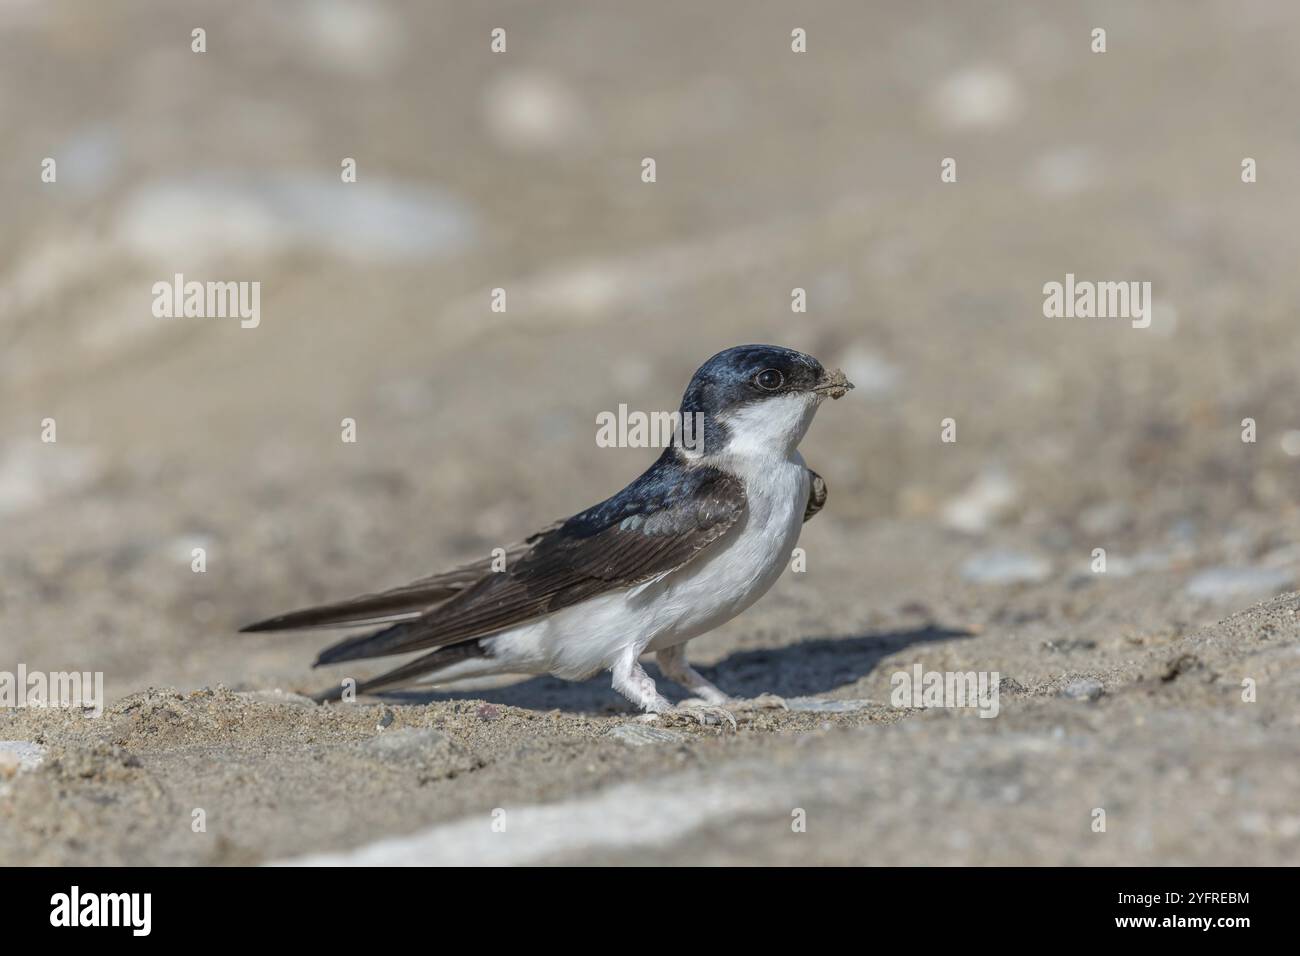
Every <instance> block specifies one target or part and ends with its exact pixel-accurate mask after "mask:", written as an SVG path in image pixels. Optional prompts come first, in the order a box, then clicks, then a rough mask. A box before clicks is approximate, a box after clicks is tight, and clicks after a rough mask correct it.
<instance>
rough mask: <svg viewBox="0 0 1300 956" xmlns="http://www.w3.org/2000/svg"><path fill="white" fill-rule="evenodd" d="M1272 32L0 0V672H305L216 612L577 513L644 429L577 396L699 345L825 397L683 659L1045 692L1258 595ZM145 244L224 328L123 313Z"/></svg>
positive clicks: (1283, 485) (1215, 10) (469, 550)
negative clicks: (793, 480)
mask: <svg viewBox="0 0 1300 956" xmlns="http://www.w3.org/2000/svg"><path fill="white" fill-rule="evenodd" d="M498 27H499V28H502V29H504V30H505V31H506V52H504V53H501V54H494V53H493V52H492V51H491V49H490V34H491V31H492V30H493V29H494V28H498ZM1096 27H1102V28H1104V29H1105V30H1106V31H1107V52H1106V53H1104V54H1098V53H1094V52H1092V50H1091V43H1092V39H1091V31H1092V30H1093V29H1094V28H1096ZM195 28H203V29H204V30H205V31H206V38H205V39H206V52H205V53H202V54H198V53H194V52H192V51H191V43H192V35H191V31H192V30H193V29H195ZM794 28H802V29H804V30H806V34H807V52H806V53H802V54H797V53H794V52H792V51H791V30H792V29H794ZM1297 48H1300V8H1297V7H1296V5H1295V4H1293V3H1289V2H1283V0H1278V2H1246V3H1233V4H1229V3H1212V2H1187V0H1179V2H1164V3H1161V2H1150V3H1141V4H1133V3H1127V2H1115V3H1086V2H1085V3H1076V4H1068V5H1066V4H1061V5H1047V4H1001V3H980V4H958V3H863V2H821V3H817V4H812V5H799V6H798V7H795V6H793V5H790V4H781V3H753V2H745V3H736V2H725V3H723V2H715V3H709V4H707V5H701V4H697V3H685V2H673V0H665V2H658V3H654V4H641V3H630V2H629V3H622V2H618V3H572V2H548V3H545V4H539V3H525V2H517V3H509V2H493V3H484V4H472V5H471V4H464V3H450V2H436V3H429V2H365V3H362V2H352V0H286V2H279V3H274V4H271V3H256V2H226V3H221V4H213V3H187V2H167V3H160V2H113V3H103V2H95V0H85V2H57V0H49V2H41V0H4V2H3V3H0V129H3V131H4V149H3V162H2V163H0V210H2V212H0V222H2V223H3V226H2V228H0V435H2V436H3V437H2V438H0V529H3V530H2V533H0V614H2V620H3V626H2V627H0V642H3V652H4V653H3V658H4V659H5V660H6V661H8V660H18V661H24V662H25V663H26V664H27V666H28V667H29V668H31V669H41V668H43V669H46V670H60V669H70V668H76V669H83V670H103V671H105V672H106V683H107V689H108V696H109V697H110V698H117V697H120V696H122V695H123V694H127V693H130V692H132V691H134V690H137V689H139V688H141V687H144V686H146V685H149V684H171V685H175V686H179V687H183V688H184V687H195V686H201V685H208V684H215V683H217V682H219V681H221V682H227V683H229V684H231V685H232V686H256V687H262V686H270V685H276V686H279V685H283V686H285V687H291V688H294V689H298V690H313V689H316V687H317V686H318V685H319V684H320V683H321V682H322V680H324V678H323V677H322V675H320V674H315V675H312V674H311V673H310V672H309V670H308V668H307V664H308V663H309V662H310V659H311V657H312V655H313V654H314V652H315V650H316V649H317V648H318V647H319V645H320V643H321V636H320V635H312V634H307V635H290V636H287V637H283V636H271V637H269V638H268V637H267V636H264V635H256V636H239V637H236V636H235V635H233V634H232V632H233V631H234V630H235V628H237V627H238V626H239V625H241V624H243V623H247V622H248V621H250V620H252V619H255V618H259V617H262V616H265V615H267V614H271V613H274V612H278V611H283V610H286V609H288V608H291V607H296V606H302V605H307V604H311V603H314V602H317V601H320V600H325V599H334V598H341V597H345V596H348V595H351V594H354V593H358V592H362V591H367V590H373V589H377V588H382V587H386V586H391V585H396V584H399V583H402V582H404V581H406V580H409V579H410V578H412V577H415V576H418V575H422V574H425V573H428V572H431V571H433V570H436V569H438V568H440V567H442V566H444V565H445V564H447V563H448V562H451V561H456V560H462V559H466V558H472V557H478V556H481V555H484V554H486V553H488V551H489V550H490V549H491V548H493V547H497V546H503V545H505V544H508V543H510V542H512V541H514V540H516V539H518V538H519V537H520V536H522V535H523V534H526V533H528V532H530V531H532V530H534V529H535V528H537V527H540V526H541V525H542V524H544V523H546V522H549V521H550V520H552V519H554V518H556V517H560V516H564V515H568V514H571V513H573V512H574V511H576V510H579V509H580V508H582V507H584V506H587V505H589V504H592V503H594V502H595V501H597V500H599V499H601V498H603V497H605V496H606V495H608V494H610V493H612V492H613V491H615V490H617V489H618V488H619V487H621V486H622V485H623V484H624V483H625V482H626V481H628V480H629V479H631V478H632V477H634V476H635V475H636V474H638V473H639V472H640V471H641V470H642V469H643V468H644V467H646V466H647V465H648V464H649V463H650V462H651V461H652V460H653V458H654V457H655V455H656V452H654V451H649V450H638V449H617V450H615V449H605V448H599V447H597V445H596V443H595V421H596V415H597V414H598V413H599V412H601V411H604V410H615V409H617V408H618V406H619V404H620V403H626V404H627V405H628V406H629V407H630V408H632V409H642V410H662V409H673V408H675V407H676V405H677V402H678V399H679V397H680V394H681V391H682V389H683V388H684V387H685V384H686V382H687V380H688V379H689V376H690V374H691V372H692V371H693V370H694V369H695V368H696V367H697V366H698V365H699V364H700V363H701V362H702V361H703V360H704V359H705V358H707V357H708V356H709V355H711V354H713V353H714V352H716V351H718V350H719V349H722V348H725V347H728V346H731V345H736V344H740V343H746V342H772V343H778V344H783V345H788V346H792V347H795V348H799V349H802V350H806V351H809V352H811V353H813V354H814V355H816V356H818V357H819V358H821V359H822V361H824V362H825V363H827V364H828V365H842V366H843V367H844V368H845V370H846V371H847V373H848V375H849V377H850V378H851V379H852V380H853V381H854V382H856V384H857V386H858V388H857V390H856V391H855V392H853V393H852V395H851V396H850V397H849V398H848V399H846V400H844V401H841V402H836V403H834V404H828V405H827V406H826V407H825V408H823V410H822V412H821V414H820V416H819V418H818V421H817V422H816V423H815V425H814V428H813V430H812V432H811V434H810V435H809V437H808V439H807V440H806V441H805V443H804V446H803V450H804V454H805V457H806V458H807V460H808V462H809V464H810V465H811V466H812V467H813V468H815V469H816V470H818V471H819V472H820V473H821V474H823V475H824V476H825V477H826V479H827V481H828V483H829V486H830V502H829V505H828V507H827V509H826V511H824V512H823V514H822V515H821V516H820V517H819V518H818V519H817V520H816V521H815V522H814V523H812V524H810V525H809V526H808V529H807V531H806V534H805V536H804V539H803V542H802V544H803V546H804V547H805V548H806V549H807V551H808V572H807V573H806V574H804V575H787V576H786V578H785V579H784V580H783V581H782V582H781V583H780V584H779V585H778V588H777V590H776V591H775V592H774V594H773V595H772V596H769V598H768V599H767V600H766V601H765V602H764V604H762V605H760V608H763V609H766V610H765V611H764V612H762V613H758V614H757V616H754V615H753V614H751V616H749V617H742V618H741V619H740V620H739V621H736V622H733V623H732V624H730V625H728V627H727V628H725V629H724V631H723V633H722V634H721V635H720V636H718V637H714V638H709V639H706V641H705V642H702V644H701V651H700V653H699V654H697V656H700V657H702V658H703V659H704V660H706V662H707V661H709V660H710V659H712V660H717V659H719V658H721V657H723V656H724V654H723V651H724V650H734V649H736V648H742V647H754V648H761V647H770V646H776V645H781V644H784V643H788V642H790V641H792V640H799V639H802V638H804V637H807V636H809V635H827V634H861V633H863V632H864V631H872V630H875V631H885V630H889V629H891V628H895V629H896V628H902V627H905V626H913V627H915V626H918V625H919V624H923V623H925V622H928V621H938V622H942V623H944V624H960V625H962V626H971V627H975V628H978V629H983V630H984V631H985V634H986V635H987V639H986V640H985V641H984V642H982V643H981V642H971V641H963V642H959V643H960V644H961V646H962V648H963V650H961V651H960V652H954V653H960V654H962V655H965V656H964V657H963V660H964V661H966V662H967V663H972V664H978V665H979V666H981V667H989V668H994V667H998V666H1001V667H1002V668H1003V670H1004V671H1010V670H1013V669H1015V671H1016V673H1017V674H1018V675H1020V676H1022V677H1023V676H1024V675H1025V674H1026V672H1033V671H1035V670H1037V671H1039V672H1041V673H1042V674H1047V673H1052V672H1054V671H1053V668H1056V670H1055V672H1058V673H1059V671H1060V669H1061V667H1060V662H1059V660H1058V661H1055V662H1054V661H1053V660H1052V659H1051V657H1050V655H1049V654H1047V653H1046V652H1043V651H1041V648H1042V647H1043V646H1044V642H1047V641H1056V642H1059V641H1061V640H1063V639H1067V638H1068V639H1069V640H1075V641H1084V643H1083V644H1080V645H1077V646H1081V647H1085V648H1086V647H1088V644H1087V641H1092V642H1093V643H1092V649H1093V650H1094V651H1095V654H1096V655H1097V657H1096V659H1095V660H1093V661H1092V663H1094V664H1096V665H1097V666H1099V667H1104V666H1109V665H1111V664H1114V663H1115V662H1116V661H1118V660H1120V659H1122V658H1123V656H1124V654H1125V653H1127V651H1128V650H1129V649H1131V647H1132V646H1134V645H1135V644H1140V643H1143V642H1150V641H1159V640H1161V639H1167V638H1172V636H1174V635H1176V634H1180V633H1182V632H1183V631H1184V630H1185V629H1187V628H1188V627H1190V626H1192V625H1194V624H1197V623H1202V622H1205V621H1211V620H1216V619H1218V618H1220V617H1222V616H1224V614H1225V613H1227V612H1228V611H1230V610H1233V609H1235V608H1236V607H1239V606H1244V605H1245V604H1248V603H1250V602H1251V601H1253V600H1256V599H1258V598H1259V597H1267V596H1269V595H1271V594H1275V593H1278V592H1280V591H1283V590H1286V589H1287V588H1288V587H1290V586H1291V585H1293V584H1294V583H1295V576H1296V572H1297V571H1298V570H1300V550H1298V549H1297V546H1296V544H1295V542H1296V541H1297V540H1300V539H1298V536H1297V532H1298V531H1300V527H1298V525H1300V516H1298V515H1297V511H1296V504H1295V503H1296V500H1297V491H1300V479H1298V478H1297V463H1298V462H1297V456H1298V455H1300V412H1297V407H1296V401H1295V395H1296V393H1295V385H1296V356H1297V354H1298V353H1297V346H1300V324H1298V323H1297V321H1296V315H1295V306H1294V303H1295V301H1296V294H1297V285H1298V284H1300V274H1298V270H1297V269H1296V261H1297V253H1298V251H1300V249H1298V248H1297V246H1298V242H1297V231H1296V228H1295V222H1296V219H1297V214H1298V213H1300V188H1298V187H1297V184H1296V177H1295V170H1296V169H1300V126H1297V124H1296V123H1295V108H1294V107H1295V91H1296V89H1297V84H1298V83H1300V63H1298V61H1297V58H1296V56H1295V51H1296V49H1297ZM47 157H50V158H53V159H55V160H56V163H57V181H56V182H54V183H44V182H42V180H41V169H42V161H43V160H44V159H45V158H47ZM645 157H652V158H654V159H655V161H656V164H657V170H656V171H657V181H656V182H655V183H653V184H647V183H644V182H642V180H641V162H642V159H643V158H645ZM945 157H953V158H955V159H956V161H957V173H958V176H957V182H956V183H952V184H944V183H941V182H940V176H939V173H940V162H941V161H942V160H943V159H944V158H945ZM1245 157H1251V158H1254V159H1255V160H1256V161H1257V164H1258V182H1256V183H1253V184H1245V183H1243V182H1242V180H1241V163H1242V160H1243V158H1245ZM345 158H353V159H355V160H356V165H357V182H356V183H355V184H344V183H343V182H341V179H340V169H341V167H340V164H341V163H342V161H343V160H344V159H345ZM1067 272H1068V273H1074V274H1075V275H1077V276H1078V277H1079V278H1080V279H1091V280H1114V281H1121V280H1122V281H1130V280H1132V281H1149V282H1151V284H1152V288H1153V297H1154V313H1153V322H1152V325H1151V328H1149V329H1145V330H1138V329H1133V328H1131V327H1130V325H1129V323H1128V322H1127V321H1125V320H1115V319H1111V320H1106V319H1091V320H1088V319H1076V320H1067V319H1055V320H1049V319H1046V318H1044V316H1043V314H1042V305H1043V292H1042V287H1043V284H1044V283H1046V282H1051V281H1058V282H1059V281H1062V280H1063V279H1064V276H1065V274H1066V273H1067ZM176 273H182V274H184V276H185V277H186V278H187V279H191V280H199V281H207V280H222V281H228V280H229V281H257V282H260V283H261V322H260V326H259V327H258V328H256V329H241V328H240V326H239V323H238V322H237V321H235V320H229V319H196V318H189V319H186V318H176V319H160V318H156V317H155V316H154V315H153V313H152V310H151V305H152V300H153V293H152V287H153V284H154V283H155V282H158V281H170V280H171V278H172V276H173V275H174V274H176ZM796 287H798V288H803V289H805V290H806V293H807V312H806V313H803V314H798V313H794V312H792V311H791V290H792V289H794V288H796ZM494 288H503V289H505V290H506V293H507V302H508V307H507V311H506V312H505V313H496V312H493V311H491V309H490V301H491V300H490V296H491V290H492V289H494ZM947 417H952V418H954V419H955V420H956V422H957V437H958V440H957V442H956V443H955V444H944V443H941V442H940V440H939V433H940V422H941V420H943V419H944V418H947ZM1246 417H1250V418H1253V419H1254V420H1255V421H1256V422H1257V428H1258V440H1257V442H1255V443H1253V444H1247V443H1243V442H1242V440H1241V433H1242V425H1241V421H1242V419H1243V418H1246ZM46 418H53V419H54V420H55V421H56V422H57V443H55V444H44V443H42V442H41V441H40V434H41V422H42V420H43V419H46ZM344 418H353V419H355V421H356V423H357V426H356V427H357V441H356V443H355V444H345V443H343V442H342V441H341V440H340V430H341V429H340V422H341V420H342V419H344ZM196 547H201V548H204V549H205V550H206V554H207V570H206V572H205V573H202V574H198V573H194V572H193V571H192V570H191V554H192V549H194V548H196ZM1097 547H1103V548H1105V549H1106V550H1107V554H1108V559H1109V568H1108V574H1107V575H1106V576H1105V577H1104V578H1102V577H1100V576H1097V575H1094V574H1091V573H1090V570H1089V564H1090V561H1091V556H1092V550H1093V549H1094V548H1097ZM990 629H991V630H992V631H993V632H996V633H990ZM976 644H979V647H978V648H977V647H976V646H975V645H976ZM934 653H936V654H937V652H934ZM1035 655H1038V656H1037V657H1035ZM1107 655H1110V657H1107ZM1039 658H1041V659H1039ZM930 659H931V660H932V662H933V663H935V664H939V663H941V659H940V658H939V657H937V656H934V655H933V654H932V657H931V658H930ZM858 676H859V675H856V674H849V675H847V676H846V677H845V682H847V683H852V681H853V680H855V679H857V677H858ZM871 679H872V680H875V678H871ZM880 681H881V686H884V684H883V681H884V678H883V677H881V678H880ZM832 683H834V682H833V681H832ZM753 689H754V690H757V689H761V688H757V687H755V688H753ZM778 689H779V688H778ZM823 689H829V688H823ZM868 689H871V688H868ZM879 690H880V687H876V688H875V691H876V692H877V693H878V692H879ZM601 694H606V695H607V694H608V692H607V690H605V689H602V690H601ZM880 696H883V695H880ZM609 704H610V705H614V706H617V701H616V699H615V698H613V697H612V695H611V696H610V699H609Z"/></svg>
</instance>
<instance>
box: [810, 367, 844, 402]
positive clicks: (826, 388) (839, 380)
mask: <svg viewBox="0 0 1300 956" xmlns="http://www.w3.org/2000/svg"><path fill="white" fill-rule="evenodd" d="M851 388H853V383H852V382H850V381H849V380H848V379H847V378H845V377H844V373H843V372H842V371H840V370H839V369H836V370H835V371H833V372H827V373H826V374H825V375H823V376H822V378H821V381H819V382H818V383H817V384H816V385H814V386H813V387H812V390H813V391H814V392H816V393H817V394H819V395H829V396H830V397H831V398H843V397H844V396H845V395H847V394H848V393H849V389H851Z"/></svg>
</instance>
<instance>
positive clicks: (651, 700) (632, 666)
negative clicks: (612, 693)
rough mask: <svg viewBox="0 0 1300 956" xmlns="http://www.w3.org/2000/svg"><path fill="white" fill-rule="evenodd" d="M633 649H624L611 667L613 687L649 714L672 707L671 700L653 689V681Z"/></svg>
mask: <svg viewBox="0 0 1300 956" xmlns="http://www.w3.org/2000/svg"><path fill="white" fill-rule="evenodd" d="M637 656H638V655H637V653H636V651H635V650H634V649H629V650H628V651H626V652H625V653H624V654H623V656H622V657H620V658H619V659H618V662H617V663H616V664H615V665H614V667H613V669H612V674H613V677H614V689H615V690H616V691H618V692H619V693H620V694H622V695H623V696H624V697H626V698H627V699H628V700H630V701H631V702H632V703H634V704H636V706H638V707H640V708H641V709H642V710H644V711H646V712H647V713H650V714H662V713H666V712H667V711H670V710H672V709H673V704H672V701H670V700H668V698H666V697H664V696H663V695H662V694H660V693H659V691H658V690H656V689H655V682H654V681H653V680H652V679H651V678H650V675H649V674H647V673H646V672H645V671H644V670H643V669H642V667H641V663H640V662H639V661H638V660H637Z"/></svg>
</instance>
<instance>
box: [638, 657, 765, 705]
mask: <svg viewBox="0 0 1300 956" xmlns="http://www.w3.org/2000/svg"><path fill="white" fill-rule="evenodd" d="M656 659H657V660H658V661H659V669H660V670H661V671H663V672H664V676H665V677H667V678H668V679H669V680H670V681H673V682H674V683H676V684H681V685H682V686H683V687H685V688H686V689H687V690H688V691H690V692H691V693H692V694H694V695H695V696H696V697H697V698H699V699H700V700H701V701H703V702H704V703H706V704H711V705H713V706H715V707H726V708H727V709H728V710H771V709H780V710H789V709H790V708H789V707H788V706H787V705H786V702H785V701H784V700H782V699H781V698H780V697H777V696H776V695H775V694H759V695H758V696H757V697H754V698H750V699H748V700H740V699H737V698H735V697H732V696H730V695H729V694H727V693H726V692H724V691H723V690H722V689H721V688H719V687H717V686H716V685H714V684H713V683H712V682H711V681H709V679H708V678H706V677H705V676H704V675H703V674H701V673H700V672H699V671H697V670H696V669H695V668H694V667H692V666H691V665H690V664H688V663H687V662H686V645H685V644H677V645H674V646H673V647H666V648H664V649H663V650H662V651H660V652H659V654H658V656H657V658H656ZM683 706H685V702H683Z"/></svg>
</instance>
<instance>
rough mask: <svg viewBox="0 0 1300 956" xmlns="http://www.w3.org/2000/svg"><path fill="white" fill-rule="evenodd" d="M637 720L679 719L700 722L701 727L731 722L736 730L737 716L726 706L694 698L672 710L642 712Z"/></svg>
mask: <svg viewBox="0 0 1300 956" xmlns="http://www.w3.org/2000/svg"><path fill="white" fill-rule="evenodd" d="M637 720H639V721H641V722H642V723H659V722H661V721H662V722H663V723H666V724H668V723H676V722H679V721H688V722H691V723H698V724H699V725H700V726H701V727H718V728H721V727H722V726H723V725H724V724H729V725H730V726H731V729H732V731H733V732H734V731H735V730H736V718H735V715H734V714H732V713H731V711H729V710H727V709H726V708H725V707H713V706H711V705H709V704H704V703H695V702H694V701H693V700H686V701H683V702H682V703H681V704H679V705H678V706H676V707H674V708H672V709H671V710H665V711H662V712H660V713H657V714H642V715H641V716H640V717H638V718H637Z"/></svg>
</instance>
